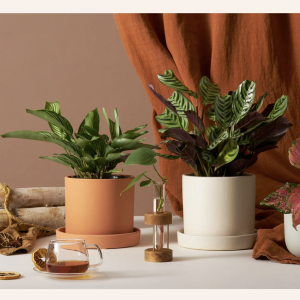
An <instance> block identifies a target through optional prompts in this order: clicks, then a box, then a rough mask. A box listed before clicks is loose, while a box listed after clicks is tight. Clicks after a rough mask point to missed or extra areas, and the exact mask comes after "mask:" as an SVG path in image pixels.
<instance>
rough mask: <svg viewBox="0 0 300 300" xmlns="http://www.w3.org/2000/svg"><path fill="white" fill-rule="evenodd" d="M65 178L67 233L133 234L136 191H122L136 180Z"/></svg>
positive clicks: (125, 177)
mask: <svg viewBox="0 0 300 300" xmlns="http://www.w3.org/2000/svg"><path fill="white" fill-rule="evenodd" d="M115 177H119V178H114V179H81V178H74V177H71V176H69V177H66V178H65V203H66V204H65V205H66V217H65V218H66V220H65V221H66V222H65V223H66V233H68V234H82V235H110V234H123V233H130V232H133V221H134V220H133V219H134V188H131V189H129V190H127V191H126V192H124V193H123V194H122V196H120V194H121V192H122V191H123V190H124V189H125V188H126V187H127V186H128V184H129V183H130V181H131V180H132V179H133V177H132V176H128V175H121V176H117V175H115Z"/></svg>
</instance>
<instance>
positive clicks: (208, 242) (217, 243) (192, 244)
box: [177, 229, 257, 251]
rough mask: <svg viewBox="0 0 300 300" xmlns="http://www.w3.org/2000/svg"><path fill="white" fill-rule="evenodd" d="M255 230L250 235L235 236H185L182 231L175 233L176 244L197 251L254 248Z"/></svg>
mask: <svg viewBox="0 0 300 300" xmlns="http://www.w3.org/2000/svg"><path fill="white" fill-rule="evenodd" d="M256 237H257V230H255V232H254V233H252V234H246V235H237V236H197V235H187V234H185V233H184V231H183V229H181V230H178V231H177V240H178V244H179V246H181V247H184V248H190V249H197V250H216V251H228V250H244V249H251V248H253V246H254V243H255V241H256Z"/></svg>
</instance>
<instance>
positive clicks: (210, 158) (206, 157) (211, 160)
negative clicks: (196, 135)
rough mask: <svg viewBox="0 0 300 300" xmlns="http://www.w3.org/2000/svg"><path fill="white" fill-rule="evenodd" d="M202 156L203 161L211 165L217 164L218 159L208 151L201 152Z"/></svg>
mask: <svg viewBox="0 0 300 300" xmlns="http://www.w3.org/2000/svg"><path fill="white" fill-rule="evenodd" d="M201 155H202V157H203V159H204V160H206V161H208V162H209V163H210V164H214V163H215V162H216V159H215V157H214V156H213V154H212V153H211V152H209V151H207V150H203V151H202V152H201Z"/></svg>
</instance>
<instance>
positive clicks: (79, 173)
mask: <svg viewBox="0 0 300 300" xmlns="http://www.w3.org/2000/svg"><path fill="white" fill-rule="evenodd" d="M75 169H76V171H77V173H78V175H79V177H80V178H83V176H82V174H81V172H80V171H79V169H78V168H77V167H75Z"/></svg>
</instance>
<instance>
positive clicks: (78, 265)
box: [46, 239, 103, 273]
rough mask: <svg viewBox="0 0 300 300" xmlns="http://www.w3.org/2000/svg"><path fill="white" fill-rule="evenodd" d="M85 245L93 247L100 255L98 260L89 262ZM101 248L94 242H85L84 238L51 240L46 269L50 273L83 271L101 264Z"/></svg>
mask: <svg viewBox="0 0 300 300" xmlns="http://www.w3.org/2000/svg"><path fill="white" fill-rule="evenodd" d="M87 247H95V248H96V249H97V250H98V252H99V256H100V262H99V263H97V264H94V265H90V263H89V253H88V250H87ZM102 262H103V255H102V252H101V249H100V247H99V246H98V245H95V244H85V241H84V240H80V239H66V240H52V241H50V243H49V245H48V251H47V257H46V269H47V272H50V273H85V272H86V271H87V270H88V268H95V267H98V266H100V265H101V264H102Z"/></svg>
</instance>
